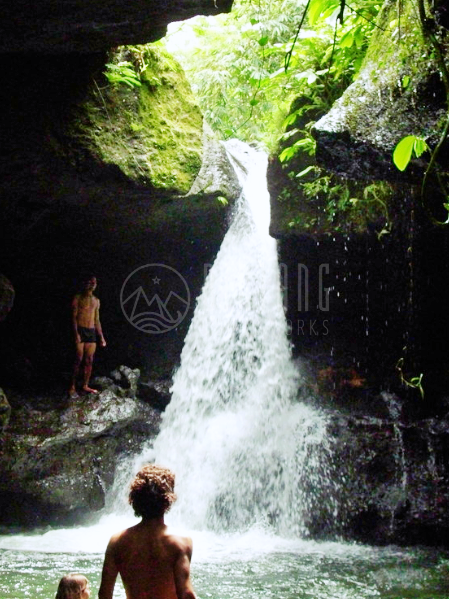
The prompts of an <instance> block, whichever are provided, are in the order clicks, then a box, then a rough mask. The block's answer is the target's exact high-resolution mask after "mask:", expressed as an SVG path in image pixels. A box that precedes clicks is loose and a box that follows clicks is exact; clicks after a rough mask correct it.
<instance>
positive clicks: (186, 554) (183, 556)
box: [174, 539, 196, 599]
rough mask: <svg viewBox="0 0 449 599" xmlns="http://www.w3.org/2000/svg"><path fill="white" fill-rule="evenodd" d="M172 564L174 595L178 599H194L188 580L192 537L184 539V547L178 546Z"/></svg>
mask: <svg viewBox="0 0 449 599" xmlns="http://www.w3.org/2000/svg"><path fill="white" fill-rule="evenodd" d="M180 549H181V550H180V552H179V555H178V557H177V559H176V562H175V566H174V576H175V586H176V595H177V597H178V599H196V596H195V592H194V590H193V586H192V582H191V580H190V560H191V559H192V539H186V544H185V546H184V547H182V548H180Z"/></svg>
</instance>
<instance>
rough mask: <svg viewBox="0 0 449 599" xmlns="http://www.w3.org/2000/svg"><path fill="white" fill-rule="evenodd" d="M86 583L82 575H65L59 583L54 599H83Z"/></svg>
mask: <svg viewBox="0 0 449 599" xmlns="http://www.w3.org/2000/svg"><path fill="white" fill-rule="evenodd" d="M88 582H89V581H88V580H87V578H86V577H85V576H83V575H82V574H66V575H65V576H63V577H62V578H61V580H60V581H59V586H58V591H57V593H56V597H55V599H83V592H84V591H85V590H86V587H87V584H88Z"/></svg>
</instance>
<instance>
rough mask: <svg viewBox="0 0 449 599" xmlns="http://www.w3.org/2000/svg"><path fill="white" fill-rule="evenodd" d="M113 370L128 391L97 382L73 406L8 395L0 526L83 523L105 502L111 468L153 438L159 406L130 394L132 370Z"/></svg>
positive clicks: (0, 462)
mask: <svg viewBox="0 0 449 599" xmlns="http://www.w3.org/2000/svg"><path fill="white" fill-rule="evenodd" d="M117 373H119V374H120V375H121V379H120V383H121V384H123V385H129V388H128V390H129V393H128V394H127V395H125V393H121V396H120V397H119V396H118V395H117V394H116V393H114V385H113V384H110V385H107V384H105V382H104V381H103V385H102V388H103V390H102V391H101V393H100V394H99V395H97V396H93V395H85V396H81V397H80V398H78V399H76V400H74V401H73V402H71V403H67V400H66V399H60V400H59V402H58V400H57V398H48V397H47V398H46V399H45V398H41V403H40V405H39V406H38V407H37V408H36V407H35V408H31V407H30V406H29V405H25V406H23V404H24V403H25V404H26V401H27V400H26V399H25V398H24V397H16V396H14V397H13V398H12V402H13V412H12V418H11V423H10V426H9V427H8V429H7V431H6V432H5V433H4V434H3V436H2V438H1V446H0V498H1V499H0V525H4V526H16V527H17V526H19V527H25V528H26V527H32V526H37V525H43V524H62V523H74V522H82V521H83V520H84V519H85V518H86V517H88V516H89V515H91V514H92V513H94V512H96V511H98V510H100V509H102V508H103V507H104V505H105V497H106V493H107V491H108V489H110V487H111V485H112V483H113V481H114V474H115V470H116V467H117V466H118V465H122V464H123V462H124V461H125V460H126V459H128V458H130V457H132V456H133V455H135V454H137V453H138V452H139V451H140V449H141V448H142V446H143V445H144V444H145V443H147V442H148V440H149V439H151V438H152V437H154V436H155V434H156V433H157V430H158V427H159V422H160V415H159V412H158V411H156V410H154V409H153V408H152V407H150V406H149V405H148V404H147V403H144V402H142V401H140V400H138V399H135V398H133V397H131V395H132V392H133V389H132V387H133V386H135V385H136V384H137V373H136V372H135V371H132V370H131V369H129V368H126V367H123V366H122V367H121V368H120V369H118V371H117ZM122 389H123V387H122ZM33 401H34V403H35V404H37V399H36V398H34V400H33ZM58 403H59V405H58ZM20 406H23V407H20Z"/></svg>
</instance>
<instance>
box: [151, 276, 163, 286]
mask: <svg viewBox="0 0 449 599" xmlns="http://www.w3.org/2000/svg"><path fill="white" fill-rule="evenodd" d="M160 282H161V280H160V278H159V277H158V276H156V277H154V279H153V283H154V284H155V285H159V283H160Z"/></svg>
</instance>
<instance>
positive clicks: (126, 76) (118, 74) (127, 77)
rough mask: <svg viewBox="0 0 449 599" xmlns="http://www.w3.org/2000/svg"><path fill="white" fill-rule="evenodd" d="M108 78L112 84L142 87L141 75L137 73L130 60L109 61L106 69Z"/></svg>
mask: <svg viewBox="0 0 449 599" xmlns="http://www.w3.org/2000/svg"><path fill="white" fill-rule="evenodd" d="M105 76H106V79H107V80H108V81H109V83H111V84H112V85H120V84H123V85H127V86H128V87H140V86H141V85H142V83H141V82H140V77H139V75H138V74H137V73H136V71H135V69H134V66H133V65H132V63H130V62H128V61H122V62H118V63H117V64H114V63H110V62H109V63H107V65H106V71H105Z"/></svg>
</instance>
